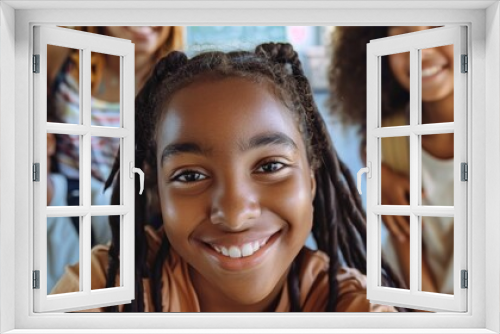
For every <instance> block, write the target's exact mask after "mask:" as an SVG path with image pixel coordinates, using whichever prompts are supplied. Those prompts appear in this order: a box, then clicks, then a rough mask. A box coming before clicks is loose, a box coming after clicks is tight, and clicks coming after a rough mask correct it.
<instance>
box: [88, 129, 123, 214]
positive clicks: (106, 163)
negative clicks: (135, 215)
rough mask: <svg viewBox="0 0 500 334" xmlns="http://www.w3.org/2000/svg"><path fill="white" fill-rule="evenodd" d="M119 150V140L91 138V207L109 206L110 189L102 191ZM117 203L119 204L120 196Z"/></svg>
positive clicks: (110, 202)
mask: <svg viewBox="0 0 500 334" xmlns="http://www.w3.org/2000/svg"><path fill="white" fill-rule="evenodd" d="M119 149H120V138H111V137H97V136H92V138H91V152H92V153H91V154H92V201H91V204H92V205H111V204H112V201H111V193H112V187H109V188H108V189H106V190H105V189H104V185H105V182H106V180H107V179H108V177H109V175H110V172H111V168H112V166H113V163H114V162H115V158H116V156H117V154H118V151H119ZM116 200H117V202H116V203H114V204H117V205H119V204H121V200H120V196H118V197H117V199H116Z"/></svg>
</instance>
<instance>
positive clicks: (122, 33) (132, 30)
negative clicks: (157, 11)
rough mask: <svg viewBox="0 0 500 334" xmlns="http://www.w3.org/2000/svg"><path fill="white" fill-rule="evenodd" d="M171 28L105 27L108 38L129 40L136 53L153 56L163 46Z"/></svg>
mask: <svg viewBox="0 0 500 334" xmlns="http://www.w3.org/2000/svg"><path fill="white" fill-rule="evenodd" d="M171 30H172V27H135V26H128V27H115V26H108V27H106V32H107V33H108V35H109V36H113V37H118V38H124V39H130V40H131V41H132V43H134V44H135V52H136V53H146V54H153V53H154V52H155V51H156V50H158V49H159V48H160V47H161V45H163V44H165V42H166V40H167V38H168V36H169V35H170V32H171Z"/></svg>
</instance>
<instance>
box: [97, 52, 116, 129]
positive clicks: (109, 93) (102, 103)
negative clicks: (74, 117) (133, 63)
mask: <svg viewBox="0 0 500 334" xmlns="http://www.w3.org/2000/svg"><path fill="white" fill-rule="evenodd" d="M90 62H91V66H92V70H91V75H92V76H91V92H92V106H91V109H92V120H91V125H94V126H111V127H119V126H120V72H121V70H120V57H119V56H111V55H107V54H103V53H97V52H91V59H90Z"/></svg>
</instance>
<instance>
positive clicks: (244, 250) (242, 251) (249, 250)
mask: <svg viewBox="0 0 500 334" xmlns="http://www.w3.org/2000/svg"><path fill="white" fill-rule="evenodd" d="M267 240H269V238H267V239H264V240H263V241H260V242H259V241H255V242H249V243H247V244H244V245H243V246H242V247H241V248H240V247H238V246H231V247H229V249H227V248H226V247H224V246H216V245H211V246H212V248H213V249H215V251H216V252H217V253H221V254H222V255H224V256H228V257H231V258H239V257H246V256H250V255H252V254H254V253H255V252H256V251H258V250H259V249H260V248H261V247H262V246H264V245H265V244H266V242H267Z"/></svg>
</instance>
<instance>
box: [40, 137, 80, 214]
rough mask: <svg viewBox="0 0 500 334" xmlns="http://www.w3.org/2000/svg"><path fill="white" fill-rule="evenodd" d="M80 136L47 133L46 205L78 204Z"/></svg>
mask: <svg viewBox="0 0 500 334" xmlns="http://www.w3.org/2000/svg"><path fill="white" fill-rule="evenodd" d="M80 142H81V141H80V136H76V135H62V134H53V133H47V175H48V177H47V206H68V205H70V206H73V205H80V191H79V189H80V157H79V152H80Z"/></svg>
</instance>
